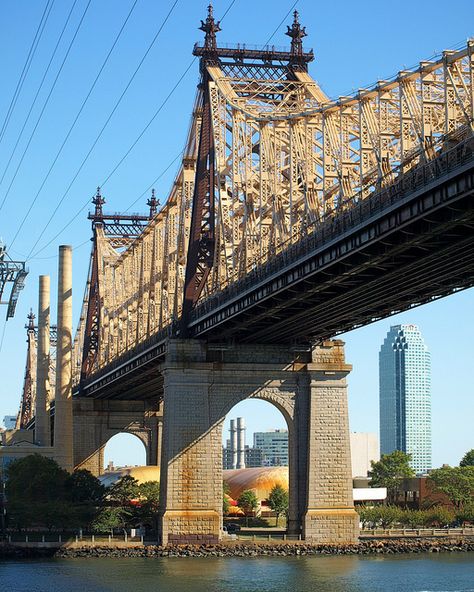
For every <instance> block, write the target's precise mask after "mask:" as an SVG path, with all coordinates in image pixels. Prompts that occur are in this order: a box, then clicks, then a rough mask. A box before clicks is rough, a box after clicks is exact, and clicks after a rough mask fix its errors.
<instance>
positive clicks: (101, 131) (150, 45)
mask: <svg viewBox="0 0 474 592" xmlns="http://www.w3.org/2000/svg"><path fill="white" fill-rule="evenodd" d="M178 2H179V0H175V1H174V2H173V4H172V6H171V8H170V10H169V11H168V14H167V15H166V17H165V19H164V20H163V22H162V23H161V25H160V28H159V29H158V31H157V33H156V35H155V36H154V37H153V39H152V41H151V43H150V44H149V46H148V48H147V50H146V51H145V53H144V55H143V57H142V59H141V60H140V62H139V63H138V66H137V67H136V68H135V71H134V72H133V74H132V76H131V77H130V79H129V81H128V82H127V84H126V86H125V88H124V89H123V91H122V94H121V95H120V97H119V98H118V100H117V101H116V103H115V105H114V107H113V109H112V111H111V112H110V113H109V116H108V117H107V119H106V121H105V123H104V125H103V126H102V128H101V130H100V131H99V133H98V135H97V136H96V138H95V140H94V142H93V143H92V146H91V147H90V149H89V151H88V152H87V154H86V155H85V157H84V158H83V160H82V162H81V164H80V165H79V167H78V169H77V170H76V172H75V174H74V176H73V178H72V180H71V181H70V183H69V185H68V187H67V188H66V191H65V192H64V193H63V195H62V196H61V199H60V200H59V202H58V204H57V205H56V207H55V209H54V211H53V214H52V215H51V216H50V218H49V220H48V222H47V223H46V225H45V226H44V228H43V230H42V231H41V234H40V236H39V238H38V239H37V241H36V242H35V244H34V246H33V247H32V249H31V250H30V253H29V255H28V258H30V255H31V253H32V251H33V249H34V248H35V246H36V245H37V244H38V242H39V240H40V239H41V237H42V236H43V234H44V233H45V231H46V229H47V228H48V226H49V224H50V223H51V221H52V219H53V217H54V215H55V213H56V212H57V210H58V209H59V207H60V206H61V204H62V203H63V201H64V200H65V198H66V197H67V195H68V193H69V191H70V190H71V187H72V186H73V185H74V183H75V181H76V179H77V177H78V176H79V174H80V172H81V171H82V169H83V168H84V165H85V164H86V162H87V161H88V160H89V156H90V155H91V154H92V151H93V150H94V148H95V147H96V145H97V143H98V141H99V140H100V138H101V137H102V134H103V133H104V131H105V129H106V127H107V126H108V124H109V122H110V120H111V119H112V117H113V115H114V113H115V112H116V111H117V109H118V107H119V105H120V103H121V102H122V99H123V98H124V96H125V94H126V92H127V91H128V89H129V88H130V86H131V84H132V82H133V80H134V79H135V77H136V75H137V74H138V71H139V70H140V68H141V67H142V65H143V62H144V61H145V59H146V57H147V56H148V54H149V53H150V51H151V49H152V47H153V46H154V44H155V42H156V40H157V39H158V36H159V35H160V33H161V31H162V30H163V28H164V27H165V25H166V23H167V22H168V20H169V18H170V16H171V14H172V12H173V10H174V9H175V7H176V5H177V4H178ZM189 67H190V66H189ZM189 67H188V69H189ZM168 98H169V97H167V99H166V100H168ZM87 204H89V200H88V201H87ZM87 204H86V205H87ZM82 209H83V208H81V209H80V210H79V212H78V213H77V214H76V215H75V216H73V218H72V219H71V220H70V221H69V222H68V224H67V225H66V226H64V227H63V229H62V230H61V231H60V232H59V233H57V234H56V235H55V236H54V238H53V239H52V240H51V241H49V242H48V243H47V244H46V245H45V246H44V247H43V248H42V249H40V251H38V252H37V253H35V256H36V255H37V254H38V253H40V252H41V251H43V250H44V249H45V248H46V247H47V246H49V245H50V244H51V242H52V241H53V240H55V239H56V238H57V237H58V236H59V234H61V232H62V231H63V230H64V229H65V228H67V227H68V226H69V225H70V224H71V223H72V222H73V221H74V220H75V218H76V217H77V216H78V215H79V214H80V213H81V212H82Z"/></svg>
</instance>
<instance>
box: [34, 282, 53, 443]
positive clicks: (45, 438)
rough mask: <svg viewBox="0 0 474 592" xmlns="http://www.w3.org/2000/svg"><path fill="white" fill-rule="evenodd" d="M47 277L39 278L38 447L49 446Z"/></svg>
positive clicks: (36, 426)
mask: <svg viewBox="0 0 474 592" xmlns="http://www.w3.org/2000/svg"><path fill="white" fill-rule="evenodd" d="M49 307H50V281H49V275H40V276H39V298H38V355H37V361H36V410H35V440H36V443H37V444H39V445H40V446H51V428H50V422H49V409H48V407H49V405H48V399H49V355H50V352H49V345H50V344H49V317H50V308H49Z"/></svg>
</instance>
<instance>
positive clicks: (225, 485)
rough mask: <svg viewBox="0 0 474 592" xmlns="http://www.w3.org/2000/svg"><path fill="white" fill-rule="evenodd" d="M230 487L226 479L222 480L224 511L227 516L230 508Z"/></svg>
mask: <svg viewBox="0 0 474 592" xmlns="http://www.w3.org/2000/svg"><path fill="white" fill-rule="evenodd" d="M229 497H230V487H229V484H228V483H227V482H226V481H222V513H223V514H224V516H226V515H227V514H228V513H229V510H230V502H229Z"/></svg>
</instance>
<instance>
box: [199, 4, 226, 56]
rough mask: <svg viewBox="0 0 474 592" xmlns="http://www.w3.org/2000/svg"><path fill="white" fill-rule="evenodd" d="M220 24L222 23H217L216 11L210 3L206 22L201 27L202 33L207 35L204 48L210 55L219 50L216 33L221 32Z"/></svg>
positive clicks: (202, 22)
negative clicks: (215, 18)
mask: <svg viewBox="0 0 474 592" xmlns="http://www.w3.org/2000/svg"><path fill="white" fill-rule="evenodd" d="M220 24H221V22H220V21H217V22H216V21H215V20H214V9H213V7H212V3H209V6H208V7H207V18H206V22H204V21H201V26H200V27H199V30H200V31H204V33H206V36H205V38H204V48H205V49H206V50H207V52H209V53H214V52H216V50H217V41H216V33H218V32H219V31H221V27H220Z"/></svg>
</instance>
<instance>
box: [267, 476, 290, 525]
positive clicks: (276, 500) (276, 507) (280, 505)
mask: <svg viewBox="0 0 474 592" xmlns="http://www.w3.org/2000/svg"><path fill="white" fill-rule="evenodd" d="M288 502H289V499H288V491H287V490H286V489H283V487H282V486H281V485H274V486H273V487H272V490H271V491H270V495H269V496H268V503H269V505H270V508H271V509H272V510H273V511H274V512H275V514H276V521H275V526H278V518H279V517H280V514H284V513H286V512H287V511H288Z"/></svg>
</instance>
